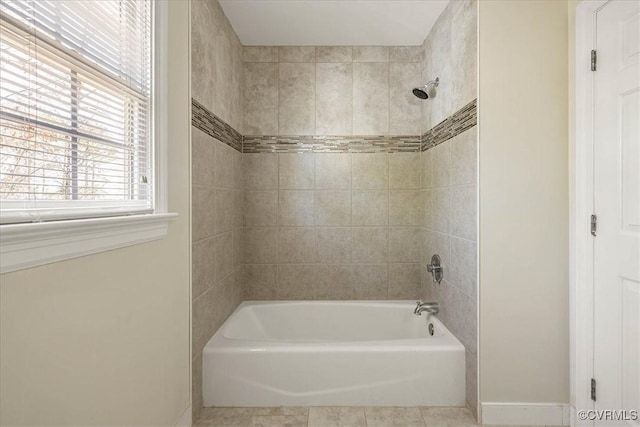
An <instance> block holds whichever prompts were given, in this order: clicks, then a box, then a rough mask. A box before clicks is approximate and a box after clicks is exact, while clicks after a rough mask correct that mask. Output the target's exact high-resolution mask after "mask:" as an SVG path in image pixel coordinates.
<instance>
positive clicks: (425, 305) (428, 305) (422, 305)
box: [413, 301, 440, 316]
mask: <svg viewBox="0 0 640 427" xmlns="http://www.w3.org/2000/svg"><path fill="white" fill-rule="evenodd" d="M423 311H426V312H427V313H429V314H438V313H439V312H440V306H439V305H438V303H437V302H422V301H416V308H415V309H414V310H413V314H415V315H416V316H422V312H423Z"/></svg>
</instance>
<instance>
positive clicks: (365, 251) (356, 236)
mask: <svg viewBox="0 0 640 427" xmlns="http://www.w3.org/2000/svg"><path fill="white" fill-rule="evenodd" d="M388 255H389V230H388V229H387V228H379V227H365V228H360V227H354V228H353V249H352V255H351V257H352V258H351V259H352V261H353V262H354V263H379V262H387V259H388Z"/></svg>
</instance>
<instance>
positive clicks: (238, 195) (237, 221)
mask: <svg viewBox="0 0 640 427" xmlns="http://www.w3.org/2000/svg"><path fill="white" fill-rule="evenodd" d="M233 210H234V214H233V219H234V221H233V228H234V230H239V229H241V228H242V226H243V225H244V218H243V216H242V211H243V210H244V190H233Z"/></svg>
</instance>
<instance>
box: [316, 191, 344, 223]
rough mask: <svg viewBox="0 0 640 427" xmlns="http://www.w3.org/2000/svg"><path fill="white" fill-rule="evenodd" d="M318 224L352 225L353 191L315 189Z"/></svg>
mask: <svg viewBox="0 0 640 427" xmlns="http://www.w3.org/2000/svg"><path fill="white" fill-rule="evenodd" d="M315 225H316V226H324V227H327V226H334V227H335V226H350V225H351V191H349V190H316V191H315Z"/></svg>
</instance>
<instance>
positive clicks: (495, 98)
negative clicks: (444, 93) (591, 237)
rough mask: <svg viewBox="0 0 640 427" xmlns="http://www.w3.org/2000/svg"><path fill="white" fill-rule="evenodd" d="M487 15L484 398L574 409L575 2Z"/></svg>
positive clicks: (504, 6) (502, 6) (495, 6)
mask: <svg viewBox="0 0 640 427" xmlns="http://www.w3.org/2000/svg"><path fill="white" fill-rule="evenodd" d="M479 15H480V21H479V28H480V44H479V49H480V55H479V64H480V65H479V67H480V68H479V69H480V74H479V92H480V97H479V106H480V110H479V111H480V115H479V117H480V124H479V130H480V381H481V385H480V400H481V402H561V403H567V402H568V401H569V314H568V313H569V303H568V294H569V285H568V283H569V279H568V262H569V261H568V225H569V222H568V218H569V201H568V191H569V190H568V188H569V183H568V154H567V152H568V114H567V112H568V104H567V100H568V69H567V62H568V61H567V58H568V40H567V34H568V29H567V25H568V23H567V3H566V2H565V1H556V0H553V1H542V0H540V1H481V2H480V10H479Z"/></svg>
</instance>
